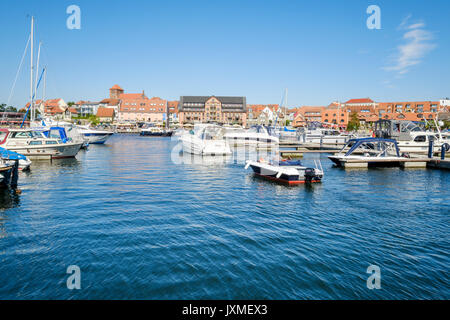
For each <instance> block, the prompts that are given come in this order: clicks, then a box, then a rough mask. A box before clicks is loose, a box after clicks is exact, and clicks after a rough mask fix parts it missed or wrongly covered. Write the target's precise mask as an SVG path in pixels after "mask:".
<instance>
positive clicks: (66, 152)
mask: <svg viewBox="0 0 450 320" xmlns="http://www.w3.org/2000/svg"><path fill="white" fill-rule="evenodd" d="M33 42H34V17H31V33H30V56H31V59H30V64H31V67H30V105H29V107H28V109H27V112H26V113H25V116H24V119H23V121H22V125H21V128H20V129H9V128H7V129H5V128H4V129H0V147H4V148H6V149H7V150H10V151H15V152H18V153H20V154H22V155H24V156H27V157H30V158H35V159H55V158H69V157H75V156H76V155H77V153H78V151H79V150H80V148H81V146H82V145H83V142H82V141H71V140H68V141H63V140H62V139H59V138H52V137H47V136H45V135H44V134H43V133H42V132H39V131H36V130H33V129H31V128H28V129H25V128H22V127H23V125H24V123H25V119H26V118H27V116H28V112H30V118H31V121H30V122H31V123H33V122H35V115H36V110H35V105H34V97H35V95H36V91H37V89H38V86H39V83H40V80H41V78H42V74H41V78H40V79H39V81H37V73H36V80H35V82H33V75H34V73H33V70H34V67H33V62H34V61H33ZM39 56H40V45H39V50H38V59H37V61H38V66H39ZM33 84H35V86H34V87H33Z"/></svg>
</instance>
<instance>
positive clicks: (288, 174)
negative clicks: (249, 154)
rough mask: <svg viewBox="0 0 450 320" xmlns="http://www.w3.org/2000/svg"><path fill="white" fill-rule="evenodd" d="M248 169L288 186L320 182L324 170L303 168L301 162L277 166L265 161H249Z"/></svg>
mask: <svg viewBox="0 0 450 320" xmlns="http://www.w3.org/2000/svg"><path fill="white" fill-rule="evenodd" d="M316 166H317V165H316ZM248 167H250V168H252V170H253V172H254V173H255V174H256V175H257V176H260V177H263V178H266V179H268V180H272V181H276V182H281V183H285V184H288V185H297V184H303V183H313V182H320V181H321V180H322V177H323V170H322V169H319V168H308V167H305V166H302V165H301V163H300V161H291V160H285V161H280V162H279V163H278V164H277V165H275V164H272V163H269V162H266V161H264V160H260V161H251V160H247V162H246V165H245V169H248Z"/></svg>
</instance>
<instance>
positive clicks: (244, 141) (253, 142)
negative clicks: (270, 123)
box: [224, 126, 279, 147]
mask: <svg viewBox="0 0 450 320" xmlns="http://www.w3.org/2000/svg"><path fill="white" fill-rule="evenodd" d="M224 139H225V140H226V141H227V142H228V143H229V144H230V145H231V146H234V147H237V146H254V147H277V146H278V144H279V139H278V138H277V137H275V136H272V135H270V134H269V132H268V130H267V129H266V128H265V127H263V126H255V127H253V128H250V129H248V130H245V129H235V128H227V129H226V133H225V134H224Z"/></svg>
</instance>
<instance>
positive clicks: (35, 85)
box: [31, 42, 41, 121]
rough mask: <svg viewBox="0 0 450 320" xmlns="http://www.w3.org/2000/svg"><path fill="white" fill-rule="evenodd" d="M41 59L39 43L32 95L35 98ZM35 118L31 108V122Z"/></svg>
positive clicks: (34, 112) (34, 111)
mask: <svg viewBox="0 0 450 320" xmlns="http://www.w3.org/2000/svg"><path fill="white" fill-rule="evenodd" d="M40 57H41V42H39V48H38V56H37V64H36V76H35V79H34V95H35V96H37V82H38V74H39V58H40ZM35 118H36V110H35V108H33V110H32V113H31V121H34V120H35Z"/></svg>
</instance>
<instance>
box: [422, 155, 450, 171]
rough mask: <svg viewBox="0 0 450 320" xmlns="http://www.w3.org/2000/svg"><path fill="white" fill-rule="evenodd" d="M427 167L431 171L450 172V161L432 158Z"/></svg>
mask: <svg viewBox="0 0 450 320" xmlns="http://www.w3.org/2000/svg"><path fill="white" fill-rule="evenodd" d="M427 167H428V168H431V169H443V170H450V159H444V160H441V158H436V157H435V158H432V159H429V160H428V162H427Z"/></svg>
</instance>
